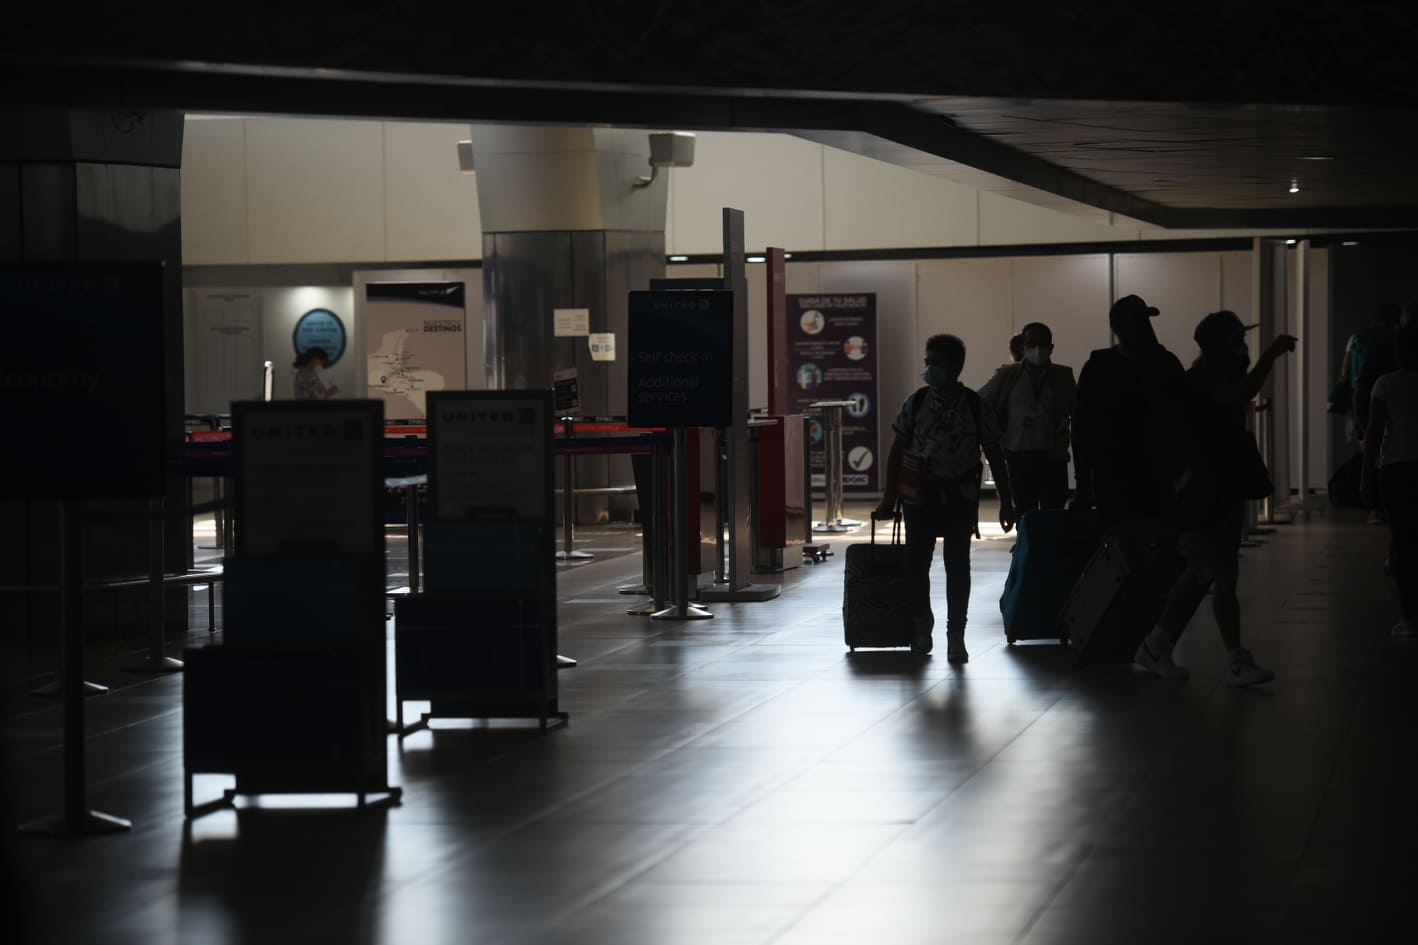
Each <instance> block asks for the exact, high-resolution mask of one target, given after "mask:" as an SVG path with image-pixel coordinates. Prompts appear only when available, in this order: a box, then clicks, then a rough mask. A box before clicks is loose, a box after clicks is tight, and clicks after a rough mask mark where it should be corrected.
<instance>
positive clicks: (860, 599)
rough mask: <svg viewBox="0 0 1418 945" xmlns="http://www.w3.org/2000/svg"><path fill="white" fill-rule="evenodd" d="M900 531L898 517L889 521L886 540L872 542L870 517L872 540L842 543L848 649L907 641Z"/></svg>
mask: <svg viewBox="0 0 1418 945" xmlns="http://www.w3.org/2000/svg"><path fill="white" fill-rule="evenodd" d="M900 535H901V519H900V518H899V517H898V518H897V519H896V520H895V522H893V523H892V527H891V543H890V544H885V543H883V544H877V541H876V521H875V520H873V521H872V526H871V542H870V543H869V544H865V545H863V544H861V543H857V544H855V545H848V546H847V564H846V567H845V568H844V569H843V571H844V582H843V587H842V635H843V637H844V638H845V639H846V643H847V647H848V648H849V649H852V650H855V649H856V648H857V647H859V646H871V647H894V646H910V645H911V631H912V629H913V624H912V621H911V582H910V581H909V580H908V579H907V577H906V546H905V544H903V543H902V542H901V541H900Z"/></svg>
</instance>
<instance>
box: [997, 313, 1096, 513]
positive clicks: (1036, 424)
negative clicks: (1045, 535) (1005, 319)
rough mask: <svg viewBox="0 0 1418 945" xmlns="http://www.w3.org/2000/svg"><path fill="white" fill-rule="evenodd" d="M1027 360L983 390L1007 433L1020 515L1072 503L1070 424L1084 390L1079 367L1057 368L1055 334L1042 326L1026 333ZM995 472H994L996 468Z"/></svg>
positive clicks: (1010, 366)
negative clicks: (1078, 378) (1077, 396)
mask: <svg viewBox="0 0 1418 945" xmlns="http://www.w3.org/2000/svg"><path fill="white" fill-rule="evenodd" d="M1020 336H1021V337H1022V338H1023V339H1024V342H1023V343H1024V357H1023V360H1022V361H1020V362H1019V363H1017V364H1005V365H1001V366H1000V368H999V370H997V371H995V376H994V377H992V378H990V380H989V381H988V382H986V384H985V386H984V387H982V388H980V396H981V397H983V398H984V399H985V400H986V401H987V402H988V403H989V405H990V406H991V407H993V408H994V411H995V417H996V418H997V419H998V420H999V425H1000V429H1001V430H1002V431H1003V433H1004V458H1005V462H1006V463H1007V464H1008V466H1009V483H1010V486H1011V487H1012V488H1013V490H1014V508H1015V511H1016V512H1017V513H1018V514H1020V515H1023V514H1024V513H1025V512H1029V511H1032V510H1034V509H1061V508H1063V507H1064V503H1065V502H1067V501H1068V459H1069V456H1068V449H1069V424H1070V421H1071V419H1072V417H1073V401H1074V395H1075V394H1076V392H1077V390H1078V385H1077V383H1076V382H1075V381H1074V379H1073V368H1070V367H1065V366H1064V365H1062V364H1054V363H1053V361H1052V356H1053V352H1054V334H1053V332H1052V331H1050V330H1049V326H1048V325H1045V324H1043V323H1042V322H1031V323H1029V324H1028V325H1025V326H1024V330H1023V331H1022V332H1021V333H1020ZM991 468H993V467H991Z"/></svg>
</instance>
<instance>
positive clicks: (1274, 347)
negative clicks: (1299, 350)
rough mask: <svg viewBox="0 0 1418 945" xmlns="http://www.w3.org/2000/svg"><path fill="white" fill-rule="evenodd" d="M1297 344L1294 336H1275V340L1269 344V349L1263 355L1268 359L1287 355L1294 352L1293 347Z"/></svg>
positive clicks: (1297, 340) (1297, 341)
mask: <svg viewBox="0 0 1418 945" xmlns="http://www.w3.org/2000/svg"><path fill="white" fill-rule="evenodd" d="M1298 343H1299V339H1297V338H1296V337H1295V336H1294V335H1276V336H1275V340H1274V341H1272V342H1271V343H1270V347H1269V348H1267V349H1266V351H1265V353H1266V355H1267V356H1268V357H1271V358H1278V357H1280V356H1281V355H1282V354H1289V353H1290V352H1292V351H1294V350H1295V345H1296V344H1298Z"/></svg>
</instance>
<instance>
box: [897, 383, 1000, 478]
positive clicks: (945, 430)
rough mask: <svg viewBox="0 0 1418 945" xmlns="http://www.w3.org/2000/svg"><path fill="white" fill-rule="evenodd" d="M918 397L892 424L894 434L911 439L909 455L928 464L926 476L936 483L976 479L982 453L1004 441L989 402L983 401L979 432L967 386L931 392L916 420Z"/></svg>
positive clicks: (929, 390) (982, 399) (932, 390)
mask: <svg viewBox="0 0 1418 945" xmlns="http://www.w3.org/2000/svg"><path fill="white" fill-rule="evenodd" d="M973 393H974V392H973V391H972V392H971V394H973ZM915 397H916V395H915V394H912V395H911V396H910V397H907V398H906V402H905V403H904V404H902V405H901V412H900V413H898V414H897V415H896V420H895V422H894V423H892V424H891V429H892V430H894V431H895V432H897V433H899V434H901V435H902V436H906V437H910V443H909V444H908V445H907V447H906V450H907V452H909V453H911V454H912V455H915V456H920V457H921V458H923V459H924V460H925V468H926V474H927V475H928V476H930V478H932V479H965V478H968V477H973V476H974V475H975V470H976V468H977V466H976V464H977V463H979V462H980V451H981V450H982V449H986V448H989V447H992V446H995V445H997V444H998V443H999V441H1000V432H999V424H998V422H997V421H996V420H995V411H994V408H992V407H991V406H990V404H989V401H987V400H985V399H984V398H980V429H978V430H976V429H975V411H974V409H973V408H972V407H971V406H970V403H969V401H968V400H967V399H966V393H965V387H964V386H963V385H961V386H958V387H956V389H955V390H954V391H951V392H948V393H944V394H943V393H941V391H939V390H938V389H936V388H934V387H932V388H929V389H928V392H927V394H926V396H925V399H924V400H922V401H921V409H920V412H919V413H916V414H915V415H914V416H913V415H912V414H913V411H912V410H911V402H912V401H913V400H915Z"/></svg>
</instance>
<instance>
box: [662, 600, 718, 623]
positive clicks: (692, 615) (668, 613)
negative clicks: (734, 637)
mask: <svg viewBox="0 0 1418 945" xmlns="http://www.w3.org/2000/svg"><path fill="white" fill-rule="evenodd" d="M713 618H714V615H713V614H711V613H710V612H709V611H707V610H705V609H704V608H703V607H696V606H695V605H694V604H689V603H685V604H671V605H670V606H668V607H666V608H665V609H664V610H657V611H655V612H654V613H653V614H651V615H650V619H651V620H712V619H713Z"/></svg>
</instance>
